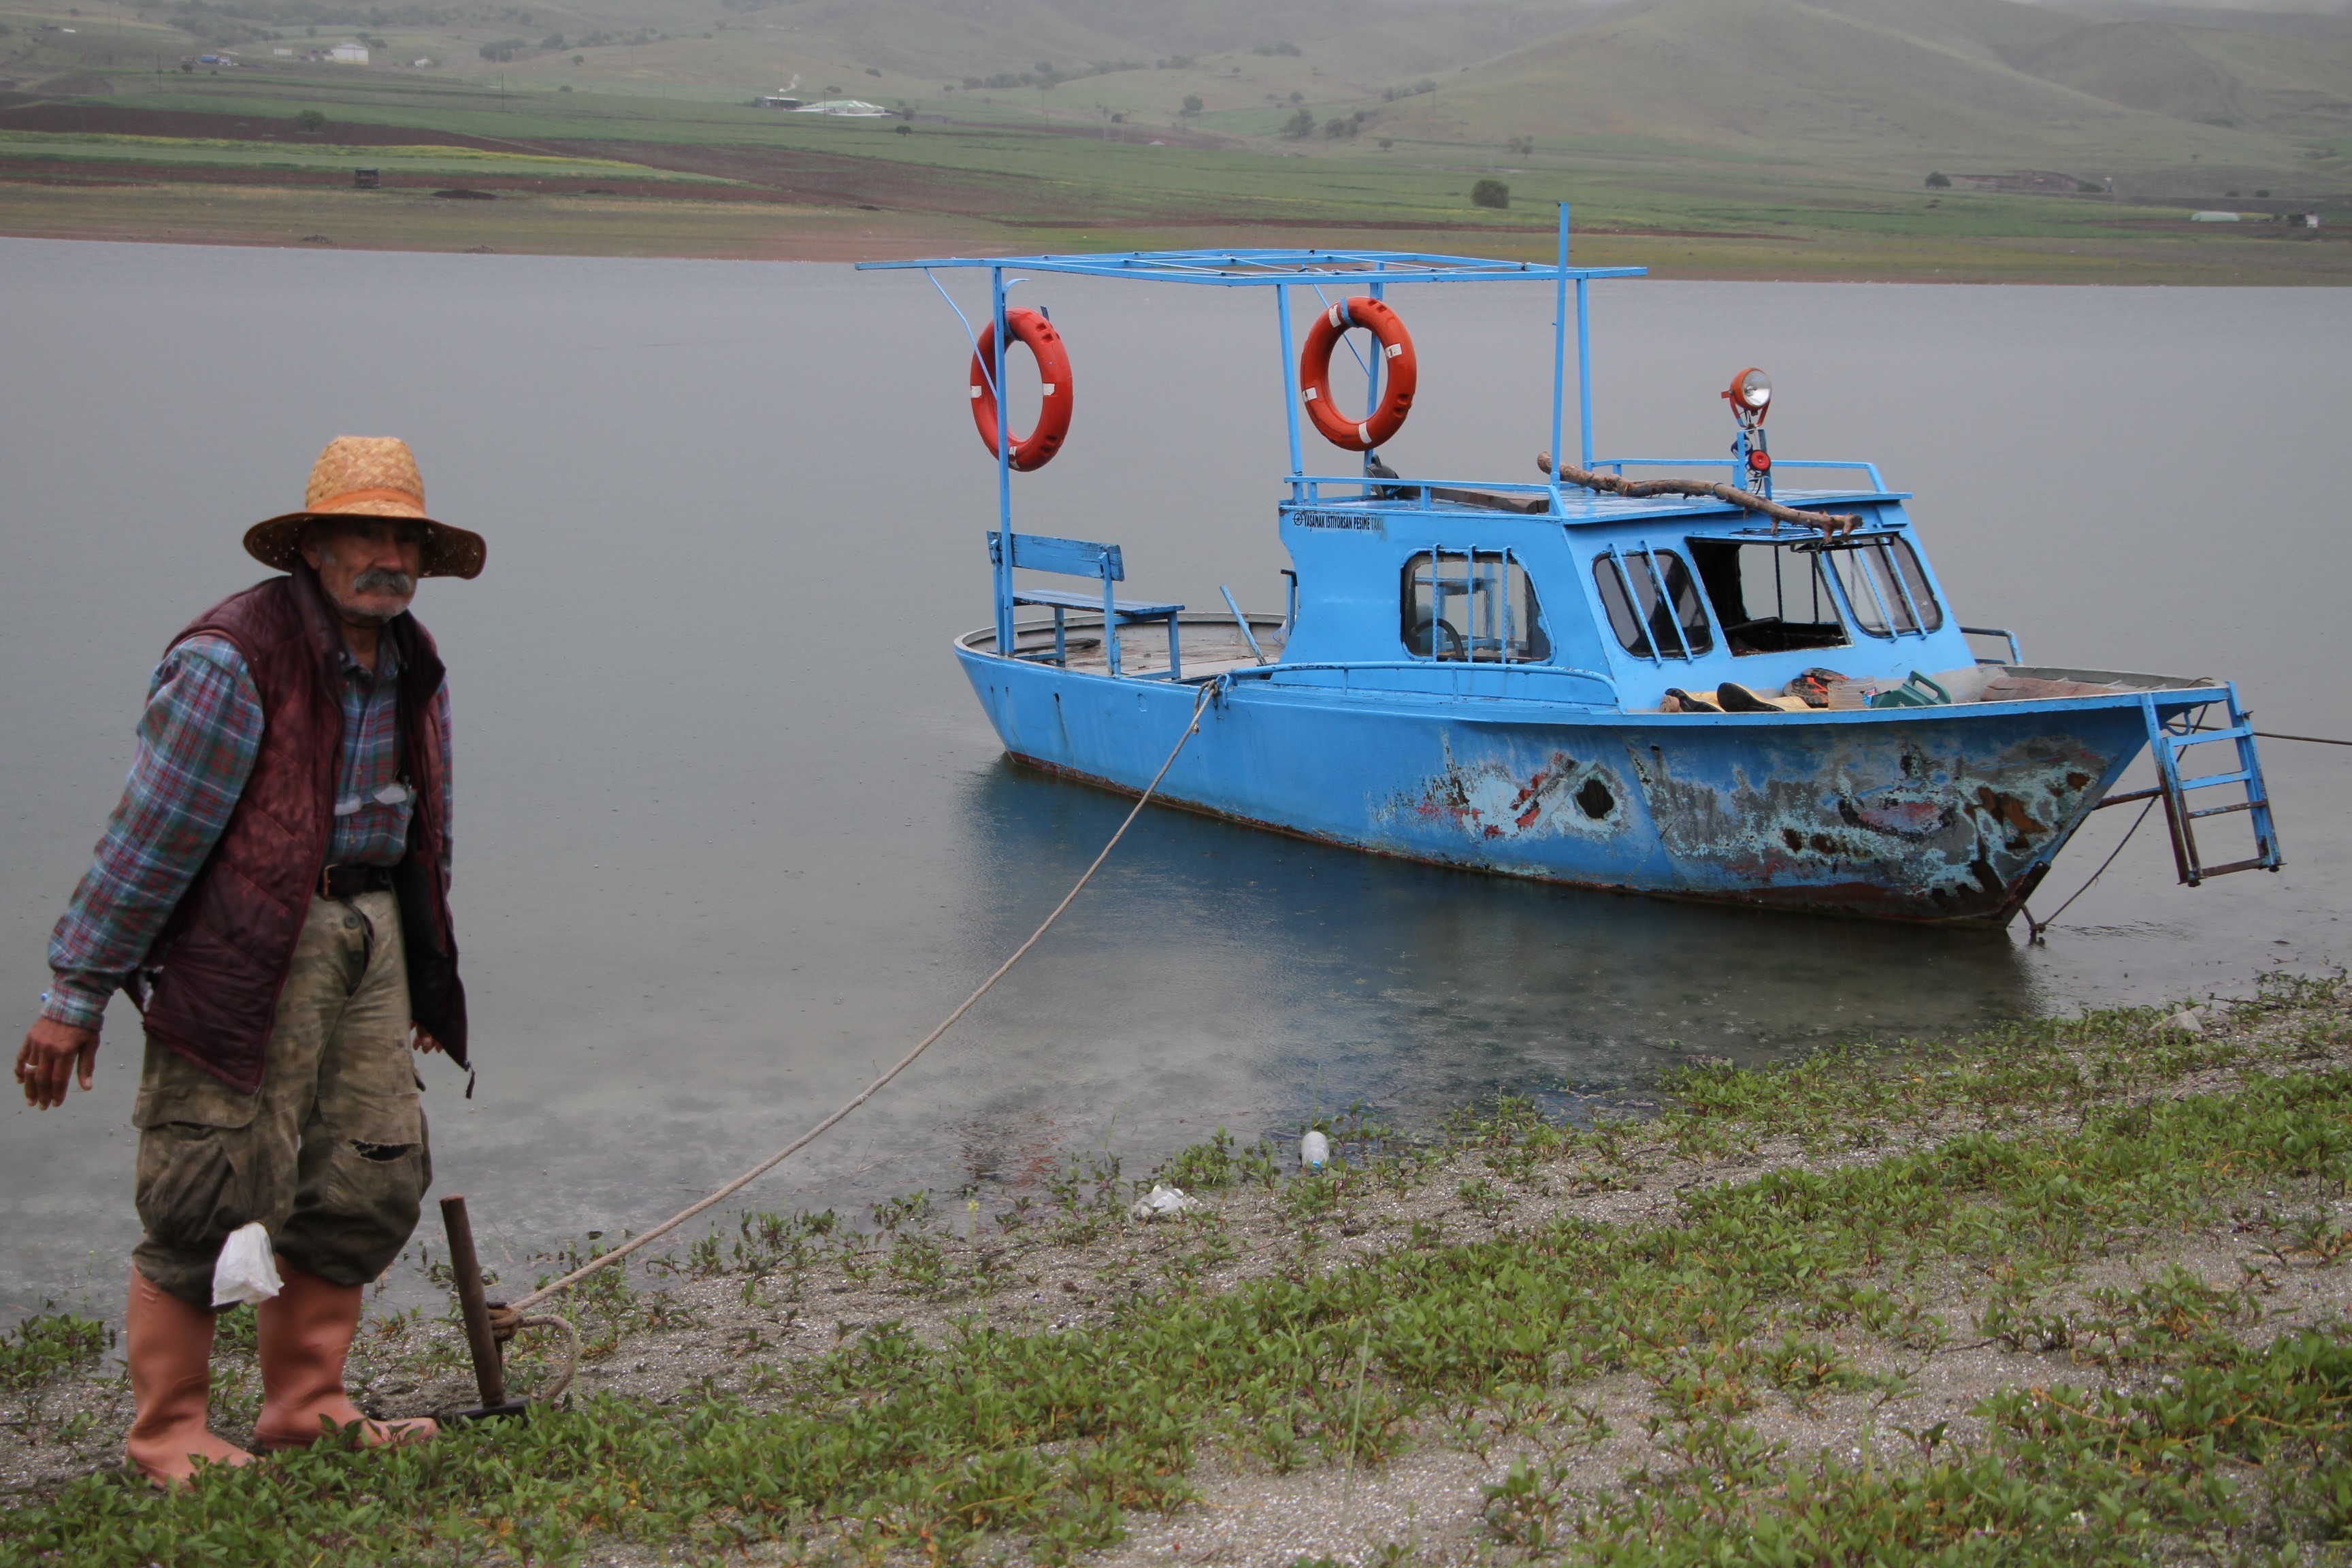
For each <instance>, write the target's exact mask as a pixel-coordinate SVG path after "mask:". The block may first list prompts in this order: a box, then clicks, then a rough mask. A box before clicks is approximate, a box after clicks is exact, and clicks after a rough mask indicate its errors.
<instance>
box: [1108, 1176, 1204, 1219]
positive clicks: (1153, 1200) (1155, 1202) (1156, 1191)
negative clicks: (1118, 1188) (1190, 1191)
mask: <svg viewBox="0 0 2352 1568" xmlns="http://www.w3.org/2000/svg"><path fill="white" fill-rule="evenodd" d="M1208 1206H1209V1205H1206V1204H1204V1203H1202V1201H1201V1200H1200V1199H1198V1198H1196V1197H1190V1196H1188V1195H1186V1194H1185V1192H1184V1189H1183V1188H1181V1187H1171V1186H1167V1185H1164V1184H1155V1185H1154V1186H1153V1187H1152V1189H1151V1190H1150V1192H1148V1193H1146V1194H1143V1196H1141V1197H1139V1198H1138V1199H1136V1200H1135V1206H1134V1207H1133V1208H1131V1209H1129V1210H1128V1211H1127V1215H1128V1217H1129V1219H1168V1218H1171V1217H1172V1216H1173V1215H1180V1214H1191V1213H1192V1212H1193V1211H1194V1210H1196V1209H1204V1208H1207V1207H1208Z"/></svg>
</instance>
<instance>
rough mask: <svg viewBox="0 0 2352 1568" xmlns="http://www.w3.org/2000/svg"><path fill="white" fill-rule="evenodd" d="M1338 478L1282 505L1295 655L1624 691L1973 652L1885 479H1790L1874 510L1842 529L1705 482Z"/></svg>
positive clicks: (1872, 670) (1930, 661) (1851, 509)
mask: <svg viewBox="0 0 2352 1568" xmlns="http://www.w3.org/2000/svg"><path fill="white" fill-rule="evenodd" d="M1869 477H1870V478H1871V479H1876V476H1875V475H1874V474H1872V475H1870V476H1869ZM1329 488H1332V487H1322V486H1316V487H1312V491H1313V493H1308V494H1306V495H1303V496H1301V497H1300V498H1299V499H1297V500H1291V501H1287V502H1286V503H1284V504H1283V505H1282V507H1281V530H1282V541H1283V543H1284V544H1285V545H1286V547H1287V548H1288V550H1289V552H1290V556H1291V559H1292V561H1293V562H1294V563H1296V565H1297V574H1298V575H1297V582H1298V588H1297V611H1296V618H1295V623H1294V624H1293V625H1292V626H1291V627H1290V636H1289V638H1288V642H1287V646H1286V651H1285V659H1286V662H1297V663H1313V664H1343V663H1344V664H1363V663H1367V662H1381V663H1389V662H1394V663H1398V664H1402V665H1404V666H1406V667H1408V668H1410V666H1411V665H1412V664H1415V663H1423V662H1425V663H1427V664H1429V665H1432V666H1444V665H1463V664H1472V665H1476V664H1492V665H1496V666H1504V665H1527V666H1549V667H1555V668H1570V669H1581V670H1590V671H1593V672H1597V673H1601V674H1605V675H1606V676H1608V677H1609V679H1610V682H1611V684H1612V686H1613V687H1614V689H1615V690H1616V692H1617V694H1618V700H1619V704H1620V705H1622V708H1624V709H1626V710H1644V709H1655V708H1657V707H1659V706H1660V704H1661V702H1662V701H1663V700H1664V697H1665V694H1666V692H1667V691H1668V689H1681V690H1688V691H1692V692H1702V693H1703V692H1712V691H1713V690H1715V689H1716V688H1717V686H1718V685H1719V684H1720V683H1722V682H1725V681H1732V682H1737V683H1738V684H1739V685H1741V686H1744V687H1748V688H1750V689H1758V690H1772V691H1777V690H1779V689H1781V688H1782V687H1784V686H1785V685H1787V684H1788V683H1789V682H1790V681H1791V680H1793V679H1796V678H1797V677H1799V676H1800V675H1801V674H1803V673H1804V672H1805V671H1806V670H1808V669H1816V668H1827V669H1832V670H1835V671H1836V672H1838V673H1839V674H1841V675H1843V676H1844V677H1846V678H1847V679H1850V680H1853V681H1865V682H1883V683H1888V684H1899V683H1900V682H1902V681H1903V680H1905V679H1907V678H1908V677H1909V675H1910V674H1911V672H1912V671H1914V670H1920V671H1930V672H1932V671H1937V670H1950V669H1954V668H1968V667H1971V666H1973V665H1974V663H1975V662H1976V655H1975V654H1974V653H1973V652H1972V651H1971V650H1970V647H1969V642H1968V638H1967V637H1966V636H1965V635H1964V634H1963V632H1962V630H1961V627H1960V626H1959V623H1958V618H1957V616H1955V615H1954V614H1953V613H1952V611H1951V610H1950V609H1949V607H1948V604H1947V602H1946V600H1945V597H1944V594H1943V590H1942V588H1941V587H1940V585H1939V584H1937V582H1936V579H1935V576H1934V574H1933V572H1932V570H1931V568H1930V567H1929V565H1928V563H1927V556H1926V553H1925V552H1923V551H1922V550H1921V548H1920V546H1919V543H1918V542H1917V540H1916V537H1915V536H1914V534H1913V532H1912V530H1911V525H1910V521H1909V519H1908V518H1907V517H1906V515H1905V512H1904V508H1903V502H1904V500H1905V499H1906V498H1905V497H1904V496H1902V495H1899V494H1895V493H1892V492H1889V491H1887V490H1885V489H1883V488H1881V487H1879V486H1877V485H1876V484H1873V485H1872V486H1871V487H1870V488H1868V489H1859V490H1835V491H1832V490H1822V491H1795V492H1791V491H1788V490H1783V491H1782V492H1781V496H1782V498H1783V499H1784V500H1786V501H1787V502H1788V504H1790V505H1791V506H1796V507H1801V508H1816V507H1817V508H1821V509H1822V510H1830V509H1834V510H1838V511H1840V512H1843V513H1846V514H1852V515H1859V516H1860V517H1861V518H1862V520H1863V521H1862V523H1861V525H1860V526H1859V527H1857V528H1855V529H1853V530H1852V531H1849V532H1846V533H1843V534H1840V535H1836V536H1831V537H1824V536H1823V535H1822V534H1819V533H1816V532H1813V531H1810V530H1806V529H1801V528H1798V527H1794V526H1791V525H1788V524H1781V525H1780V526H1778V527H1776V526H1775V525H1773V524H1772V523H1770V522H1769V521H1763V520H1761V519H1759V518H1757V517H1756V516H1755V515H1754V514H1753V513H1750V512H1747V511H1743V510H1739V509H1738V508H1736V507H1733V506H1730V505H1728V504H1726V503H1723V502H1718V501H1711V500H1655V499H1644V500H1631V499H1627V498H1624V497H1620V496H1610V495H1577V494H1573V493H1571V494H1570V495H1567V496H1565V497H1563V498H1562V499H1563V500H1564V501H1565V503H1566V504H1565V506H1564V507H1563V508H1562V509H1561V511H1560V512H1559V513H1554V512H1553V511H1552V510H1551V509H1550V507H1549V504H1548V503H1549V495H1550V492H1549V488H1548V487H1542V486H1534V485H1530V486H1528V487H1527V488H1526V491H1525V493H1524V494H1511V493H1506V492H1504V491H1502V490H1499V489H1496V487H1493V486H1491V485H1489V486H1487V487H1486V489H1485V490H1484V491H1483V492H1481V491H1473V490H1466V489H1458V488H1455V487H1451V486H1437V485H1422V484H1404V485H1393V486H1375V485H1370V484H1367V485H1365V486H1363V487H1361V488H1360V489H1359V490H1358V491H1357V493H1356V494H1354V495H1352V496H1348V495H1333V494H1329V493H1327V492H1328V489H1329ZM1530 503H1536V504H1541V505H1542V508H1543V510H1529V507H1530ZM1995 635H2000V634H1995ZM1449 689H1451V688H1450V683H1449Z"/></svg>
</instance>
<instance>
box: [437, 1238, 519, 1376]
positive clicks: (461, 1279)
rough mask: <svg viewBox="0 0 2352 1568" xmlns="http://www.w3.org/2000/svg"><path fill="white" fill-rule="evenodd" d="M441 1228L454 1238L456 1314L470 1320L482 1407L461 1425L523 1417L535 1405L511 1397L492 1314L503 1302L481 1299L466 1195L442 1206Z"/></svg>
mask: <svg viewBox="0 0 2352 1568" xmlns="http://www.w3.org/2000/svg"><path fill="white" fill-rule="evenodd" d="M441 1224H442V1226H443V1228H445V1229H446V1230H447V1232H448V1233H449V1272H450V1274H451V1275H452V1276H454V1277H455V1278H456V1279H457V1310H459V1311H460V1312H462V1313H463V1314H464V1315H465V1319H466V1346H467V1349H468V1350H470V1351H472V1352H473V1353H474V1387H475V1389H476V1390H477V1391H478V1393H479V1394H481V1396H482V1403H481V1404H480V1405H478V1406H476V1407H475V1408H473V1409H471V1410H460V1411H458V1412H457V1419H458V1420H460V1421H492V1420H496V1419H498V1418H499V1417H500V1416H505V1415H524V1414H526V1413H528V1412H529V1410H530V1401H528V1400H523V1399H509V1398H508V1397H507V1369H506V1363H505V1361H504V1360H503V1359H502V1357H501V1355H500V1352H499V1339H498V1334H497V1333H496V1331H493V1330H492V1328H491V1326H490V1309H491V1307H492V1306H493V1305H496V1306H499V1307H501V1308H503V1307H504V1306H505V1305H506V1303H505V1302H503V1301H500V1302H497V1303H493V1302H490V1301H488V1300H484V1299H483V1296H482V1263H481V1259H480V1258H478V1257H477V1256H476V1255H475V1253H474V1222H473V1221H472V1220H470V1219H468V1218H467V1215H466V1197H465V1194H463V1193H452V1194H449V1195H448V1196H447V1197H446V1198H443V1199H442V1200H441Z"/></svg>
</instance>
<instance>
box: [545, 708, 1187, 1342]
mask: <svg viewBox="0 0 2352 1568" xmlns="http://www.w3.org/2000/svg"><path fill="white" fill-rule="evenodd" d="M1223 685H1224V682H1223V679H1218V680H1213V681H1209V682H1207V683H1206V684H1204V685H1202V688H1201V695H1200V697H1199V699H1198V700H1195V701H1194V702H1193V704H1192V722H1191V723H1189V724H1187V725H1185V726H1184V732H1183V733H1182V734H1181V735H1179V736H1177V737H1176V744H1175V745H1174V746H1173V747H1172V748H1171V750H1170V751H1169V752H1168V760H1167V761H1166V762H1164V763H1160V771H1159V772H1158V773H1154V774H1152V775H1151V782H1150V784H1146V785H1145V786H1144V790H1143V793H1142V794H1141V795H1138V796H1137V797H1136V801H1135V809H1134V810H1132V811H1130V812H1129V813H1128V814H1127V820H1126V821H1124V822H1122V823H1120V824H1119V825H1118V832H1117V833H1114V834H1112V835H1111V836H1110V842H1109V843H1108V844H1106V845H1104V846H1103V847H1102V853H1101V854H1099V855H1097V856H1096V857H1095V861H1094V864H1093V865H1091V866H1089V867H1087V871H1086V875H1085V876H1083V877H1080V878H1079V879H1077V882H1076V885H1075V886H1073V887H1072V888H1071V889H1070V890H1069V891H1068V892H1067V893H1066V894H1065V895H1064V896H1063V898H1062V901H1061V902H1060V903H1058V904H1055V906H1054V912H1053V913H1052V914H1050V915H1047V916H1046V917H1045V923H1044V924H1043V925H1040V926H1039V927H1038V928H1037V929H1036V930H1035V931H1031V932H1030V933H1029V940H1028V941H1027V942H1023V943H1022V944H1021V945H1020V946H1019V947H1017V948H1014V949H1013V956H1012V957H1010V958H1008V959H1006V960H1005V961H1004V962H1003V963H1000V964H998V965H997V966H996V973H993V974H992V975H990V976H989V977H988V978H987V979H985V980H983V981H982V982H981V983H980V989H979V990H977V991H974V992H973V993H972V994H971V995H969V996H967V997H965V998H964V999H963V1005H961V1006H960V1007H958V1008H957V1009H956V1010H955V1011H954V1012H952V1013H950V1014H949V1015H948V1016H946V1017H944V1018H942V1019H940V1026H939V1027H938V1028H936V1029H933V1030H932V1031H931V1032H930V1033H929V1034H928V1035H925V1036H924V1037H923V1038H922V1042H921V1043H920V1044H919V1045H918V1046H916V1047H915V1048H914V1049H913V1050H911V1051H908V1053H907V1054H906V1055H905V1056H903V1057H900V1058H898V1060H897V1061H896V1062H894V1063H893V1064H891V1067H890V1070H889V1071H887V1072H886V1073H884V1074H883V1075H882V1076H881V1077H880V1078H877V1079H875V1080H874V1081H873V1082H872V1083H869V1084H867V1085H866V1087H865V1089H861V1090H860V1091H859V1092H858V1093H857V1094H856V1097H855V1098H853V1099H852V1100H850V1101H849V1102H848V1103H847V1104H845V1105H844V1106H843V1107H842V1108H841V1109H840V1110H836V1111H835V1112H834V1113H833V1114H832V1115H830V1116H828V1117H826V1118H825V1119H824V1121H820V1122H818V1123H817V1124H816V1125H815V1126H814V1127H812V1128H810V1129H809V1130H808V1131H806V1132H803V1133H802V1134H801V1135H800V1136H799V1137H798V1138H795V1139H793V1141H792V1142H790V1143H787V1144H785V1145H784V1146H783V1147H782V1149H779V1150H777V1151H776V1152H774V1153H772V1154H771V1155H769V1156H768V1157H767V1158H766V1159H764V1160H762V1161H761V1162H760V1163H758V1164H756V1165H754V1166H752V1167H751V1169H750V1170H748V1171H746V1172H744V1173H742V1174H741V1175H740V1176H738V1177H736V1178H735V1179H734V1180H733V1181H731V1182H730V1183H728V1184H726V1185H725V1186H723V1187H720V1188H719V1189H718V1190H717V1191H715V1192H713V1193H711V1194H709V1196H708V1197H705V1198H704V1199H702V1200H701V1201H700V1202H699V1203H696V1204H691V1205H688V1206H687V1207H685V1208H682V1209H680V1210H678V1212H677V1213H676V1214H674V1215H670V1216H669V1218H667V1219H666V1220H664V1221H662V1222H661V1224H659V1225H657V1226H654V1227H653V1229H651V1230H649V1231H646V1233H645V1234H644V1235H642V1236H637V1237H631V1238H630V1239H629V1240H627V1241H625V1242H624V1243H622V1244H621V1245H620V1246H618V1247H614V1249H613V1250H612V1251H610V1252H607V1253H605V1254H604V1255H603V1256H601V1257H599V1258H595V1259H594V1260H593V1261H592V1262H590V1263H588V1264H587V1265H586V1266H584V1267H583V1268H575V1269H573V1270H572V1272H571V1273H569V1274H566V1275H565V1276H564V1277H563V1278H562V1279H558V1280H556V1281H555V1282H554V1283H553V1284H551V1285H542V1286H541V1287H540V1288H539V1289H536V1290H534V1291H532V1292H531V1293H530V1295H528V1296H525V1297H524V1298H523V1299H522V1300H520V1301H517V1302H515V1303H514V1305H513V1307H512V1308H511V1309H510V1310H512V1311H514V1312H517V1313H520V1312H523V1311H526V1310H529V1309H530V1308H532V1307H535V1306H537V1305H538V1304H539V1303H540V1302H541V1301H544V1300H547V1299H548V1298H549V1297H550V1296H552V1295H554V1294H555V1293H556V1292H557V1291H559V1290H569V1289H571V1288H572V1286H574V1285H577V1284H579V1283H580V1281H582V1280H583V1279H587V1278H588V1276H590V1275H591V1274H593V1273H595V1272H596V1271H597V1270H598V1269H600V1268H609V1267H611V1266H612V1265H613V1264H615V1263H618V1262H619V1261H620V1260H621V1259H622V1258H626V1257H627V1256H628V1255H629V1254H631V1253H632V1252H635V1251H636V1250H637V1249H638V1248H639V1247H643V1246H645V1245H646V1243H647V1242H650V1241H653V1240H655V1239H656V1237H664V1236H667V1235H668V1234H669V1233H670V1232H671V1231H673V1230H676V1229H677V1227H678V1226H681V1225H684V1224H685V1223H686V1222H687V1221H688V1220H690V1219H692V1218H693V1217H694V1216H695V1215H698V1214H700V1213H702V1212H703V1211H704V1210H705V1209H708V1208H710V1207H712V1206H713V1205H718V1204H720V1203H724V1202H725V1201H726V1200H727V1199H729V1198H730V1197H732V1196H734V1195H735V1194H737V1193H740V1192H741V1191H742V1190H743V1189H744V1188H745V1187H748V1186H750V1185H751V1184H752V1183H753V1182H756V1181H758V1180H759V1179H760V1178H761V1176H764V1175H766V1174H767V1173H769V1172H770V1171H772V1170H774V1169H775V1168H776V1167H777V1166H778V1165H781V1164H782V1163H784V1162H785V1161H786V1160H788V1159H790V1158H791V1157H792V1156H793V1155H794V1154H797V1153H799V1152H801V1151H802V1150H803V1149H805V1148H807V1147H808V1146H809V1145H810V1144H812V1143H814V1142H816V1141H817V1140H818V1139H819V1138H821V1137H823V1136H824V1134H825V1133H827V1132H829V1131H832V1130H833V1128H834V1127H835V1125H836V1124H837V1123H838V1122H840V1121H841V1120H842V1119H843V1118H844V1117H845V1116H847V1115H848V1114H849V1113H850V1112H851V1111H853V1110H856V1109H857V1108H858V1107H859V1106H861V1105H863V1104H865V1103H866V1101H867V1100H871V1099H873V1098H874V1096H875V1095H876V1094H877V1092H878V1091H879V1090H880V1089H881V1088H882V1086H883V1085H885V1084H887V1083H888V1082H889V1081H890V1080H891V1079H894V1078H897V1077H898V1075H899V1074H900V1073H902V1072H904V1071H906V1070H907V1069H908V1068H909V1067H911V1066H913V1065H914V1061H915V1058H917V1057H919V1056H921V1055H922V1054H923V1053H924V1052H925V1051H927V1050H929V1049H930V1048H931V1046H932V1044H933V1043H934V1042H935V1041H937V1040H938V1039H939V1037H940V1036H941V1035H944V1034H946V1033H947V1032H948V1030H949V1029H950V1027H951V1026H953V1025H954V1024H955V1021H956V1020H957V1019H959V1018H961V1017H962V1016H964V1015H965V1014H966V1013H969V1012H971V1009H972V1006H973V1005H974V1004H976V1003H977V1002H979V1000H980V999H981V998H982V997H983V996H985V995H987V994H988V993H989V991H990V989H991V988H992V986H994V985H995V984H996V983H997V982H998V981H1000V980H1002V979H1003V978H1004V976H1005V974H1006V973H1007V972H1008V971H1010V970H1011V969H1012V967H1013V965H1014V964H1016V963H1020V962H1021V960H1022V959H1023V958H1024V956H1026V955H1027V953H1028V952H1029V950H1030V949H1031V948H1033V947H1034V946H1036V945H1037V942H1038V940H1039V939H1040V938H1042V937H1043V936H1044V935H1045V933H1046V932H1047V931H1051V930H1052V929H1053V927H1054V922H1055V921H1058V920H1060V919H1061V918H1062V911H1063V910H1066V909H1068V908H1069V907H1070V904H1071V902H1072V900H1076V898H1077V896H1078V894H1079V893H1080V892H1082V891H1084V890H1085V889H1086V885H1087V883H1088V882H1090V881H1092V880H1094V875H1095V873H1096V872H1097V871H1099V870H1101V869H1102V866H1103V862H1104V861H1106V860H1108V859H1109V858H1110V852H1111V851H1112V850H1114V849H1116V848H1118V841H1119V840H1120V839H1122V838H1124V837H1127V830H1128V829H1129V828H1130V827H1132V826H1135V819H1136V818H1137V817H1138V816H1141V815H1143V808H1144V807H1145V806H1146V805H1149V804H1150V800H1151V796H1152V795H1153V793H1154V792H1156V791H1157V790H1158V789H1159V788H1160V781H1161V780H1162V779H1164V778H1166V777H1167V776H1168V770H1169V769H1170V768H1172V767H1174V766H1175V765H1176V757H1177V754H1178V753H1179V752H1182V751H1183V749H1184V746H1185V743H1186V742H1189V741H1191V740H1192V737H1193V736H1194V735H1196V734H1198V733H1200V731H1201V716H1202V714H1203V713H1205V712H1206V711H1208V707H1209V701H1210V699H1211V698H1213V697H1214V696H1215V695H1216V693H1217V692H1218V691H1219V690H1220V689H1223Z"/></svg>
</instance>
